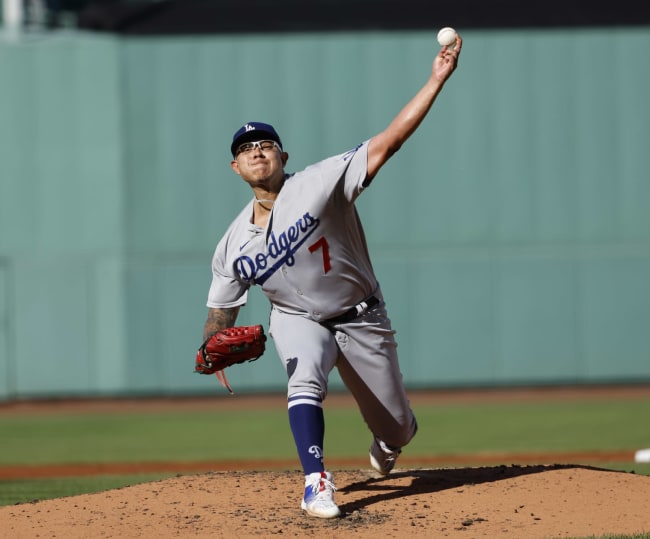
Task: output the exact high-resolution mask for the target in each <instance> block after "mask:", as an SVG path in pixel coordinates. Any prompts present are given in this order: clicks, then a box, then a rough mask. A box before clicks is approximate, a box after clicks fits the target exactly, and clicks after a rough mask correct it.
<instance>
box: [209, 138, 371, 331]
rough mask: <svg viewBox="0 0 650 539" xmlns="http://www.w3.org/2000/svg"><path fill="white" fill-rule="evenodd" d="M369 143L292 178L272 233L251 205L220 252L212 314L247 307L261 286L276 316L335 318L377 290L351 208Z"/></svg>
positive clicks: (362, 176)
mask: <svg viewBox="0 0 650 539" xmlns="http://www.w3.org/2000/svg"><path fill="white" fill-rule="evenodd" d="M367 152H368V143H367V142H366V143H363V144H361V145H359V146H358V147H357V148H355V149H354V150H351V151H348V152H346V153H343V154H340V155H337V156H334V157H331V158H329V159H325V160H324V161H321V162H319V163H316V164H314V165H312V166H310V167H307V168H306V169H305V170H303V171H301V172H297V173H295V174H288V175H287V176H286V178H285V183H284V186H283V187H282V190H281V191H280V193H279V195H278V197H277V199H276V200H275V204H274V206H273V210H272V213H271V216H270V217H269V221H268V224H267V227H266V228H265V229H264V228H261V227H259V226H256V225H254V224H251V216H252V214H253V204H255V201H254V200H251V201H250V202H249V203H248V204H247V205H246V207H245V208H244V209H243V211H242V212H241V213H240V214H239V216H238V217H237V218H236V219H235V220H234V221H233V223H232V224H231V226H230V227H229V228H228V230H227V231H226V234H225V235H224V237H223V239H222V240H221V241H220V242H219V244H218V245H217V248H216V251H215V254H214V257H213V261H212V272H213V279H212V285H211V287H210V292H209V296H208V302H207V305H208V307H212V308H227V307H235V306H239V305H243V304H244V303H246V299H247V293H248V288H249V287H250V286H251V285H259V286H261V287H262V290H263V291H264V294H265V295H266V296H267V297H268V298H269V300H270V301H271V303H272V304H273V305H274V306H275V307H276V308H278V309H280V310H282V311H285V312H288V313H294V314H301V315H303V316H306V317H308V318H311V319H312V320H315V321H320V320H324V319H328V318H332V317H335V316H338V315H340V314H341V313H343V312H345V311H347V310H348V309H350V308H351V307H353V306H354V305H355V304H357V303H358V302H360V301H361V300H363V299H364V298H366V297H368V296H370V295H371V294H372V293H373V292H374V291H375V289H376V288H377V281H376V278H375V275H374V272H373V268H372V265H371V263H370V258H369V256H368V249H367V246H366V240H365V235H364V233H363V229H362V227H361V223H360V221H359V218H358V215H357V211H356V209H355V206H354V201H355V200H356V198H357V196H358V195H359V194H360V193H361V192H362V191H363V189H364V180H365V178H366V173H367Z"/></svg>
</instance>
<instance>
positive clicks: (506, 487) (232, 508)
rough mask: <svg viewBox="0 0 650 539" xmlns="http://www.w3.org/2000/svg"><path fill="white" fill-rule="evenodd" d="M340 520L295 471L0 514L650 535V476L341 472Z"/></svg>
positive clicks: (78, 526)
mask: <svg viewBox="0 0 650 539" xmlns="http://www.w3.org/2000/svg"><path fill="white" fill-rule="evenodd" d="M334 474H335V475H334V477H335V481H336V485H337V487H338V491H337V492H336V497H335V499H336V501H337V503H338V504H339V506H340V507H341V510H342V512H343V516H342V517H341V518H338V519H334V520H319V519H314V518H310V517H307V516H306V515H304V514H303V512H302V511H301V510H300V497H301V495H302V477H301V475H300V473H299V472H252V471H238V472H210V473H202V474H197V475H188V476H180V477H175V478H172V479H166V480H161V481H157V482H153V483H147V484H142V485H136V486H132V487H125V488H121V489H117V490H111V491H107V492H103V493H97V494H89V495H81V496H72V497H68V498H62V499H58V500H47V501H41V502H35V503H29V504H20V505H14V506H9V507H2V508H0V529H2V530H3V532H4V533H6V536H7V537H12V538H14V539H22V538H30V539H31V538H36V537H65V538H66V539H76V538H79V539H81V538H83V539H89V538H99V537H102V538H111V537H115V538H118V537H119V538H132V537H139V538H151V537H155V538H157V539H167V538H176V537H198V538H201V537H205V538H207V537H210V538H232V537H238V538H247V537H270V536H275V535H279V536H284V537H306V536H312V535H313V536H315V535H317V534H319V535H320V534H322V533H323V532H324V533H325V534H326V535H327V536H328V537H332V536H334V537H338V536H342V537H346V538H348V537H353V538H362V539H370V538H372V539H376V538H377V537H382V538H384V537H395V538H396V537H405V536H409V537H427V538H430V537H449V538H452V539H453V538H462V539H470V538H478V537H487V538H490V539H496V538H504V539H506V538H517V539H526V538H535V539H542V538H549V537H581V536H589V535H596V536H599V535H603V534H606V533H612V534H615V533H616V534H633V533H641V532H644V531H646V532H647V531H650V477H647V476H637V475H635V474H633V473H625V472H615V471H608V470H604V469H600V468H592V467H586V466H579V465H552V466H543V465H532V466H497V467H480V468H462V469H418V470H407V469H401V470H396V471H395V472H393V474H391V475H390V476H388V477H380V476H378V475H377V474H375V473H374V472H370V471H363V470H362V471H349V470H346V471H344V470H340V471H338V472H336V471H335V472H334Z"/></svg>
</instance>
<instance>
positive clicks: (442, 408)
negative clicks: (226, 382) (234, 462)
mask: <svg viewBox="0 0 650 539" xmlns="http://www.w3.org/2000/svg"><path fill="white" fill-rule="evenodd" d="M415 412H416V414H417V416H418V421H419V424H420V431H419V433H418V435H417V436H416V437H415V439H414V440H413V442H412V443H411V445H409V449H408V451H409V455H413V456H415V455H458V454H461V455H462V454H472V453H476V452H526V451H528V452H541V451H555V452H562V451H613V450H631V449H635V448H643V447H650V430H649V429H647V428H645V426H646V425H647V418H648V417H650V402H644V401H638V400H637V401H621V402H611V401H597V402H564V403H563V402H535V403H531V402H526V403H519V404H512V403H511V404H507V403H497V404H494V403H490V404H485V403H483V404H471V405H450V404H446V405H430V406H420V407H415ZM325 414H326V420H327V432H326V451H327V454H328V455H329V456H332V457H346V456H355V455H359V454H365V452H366V450H367V447H368V445H369V442H370V434H369V432H368V430H367V428H366V426H365V425H364V423H363V421H362V420H361V418H360V416H359V413H358V412H357V410H356V409H350V410H348V409H340V408H333V409H331V410H327V409H326V411H325ZM0 440H2V444H1V446H0V465H8V464H46V463H96V462H100V463H105V462H142V461H154V462H155V461H158V462H160V461H177V460H180V461H200V460H217V459H224V460H228V459H264V458H271V459H273V458H278V459H286V458H291V457H293V456H294V453H295V448H294V446H293V440H292V438H291V433H290V430H289V426H288V422H287V418H286V410H283V409H272V410H242V411H236V410H235V411H233V410H230V409H229V410H228V412H224V413H222V412H220V411H219V409H218V408H216V407H215V408H213V409H211V410H206V411H202V412H201V413H195V412H189V411H188V412H173V413H170V412H169V411H166V412H160V413H152V412H147V413H134V412H131V413H129V414H126V415H124V414H108V413H102V414H92V415H91V414H85V413H67V414H60V415H45V416H31V415H17V416H8V415H5V416H0Z"/></svg>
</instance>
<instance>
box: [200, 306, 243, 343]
mask: <svg viewBox="0 0 650 539" xmlns="http://www.w3.org/2000/svg"><path fill="white" fill-rule="evenodd" d="M238 313H239V307H233V308H231V309H210V310H209V311H208V319H207V320H206V321H205V327H204V328H203V340H206V339H207V338H208V337H210V336H212V335H214V334H215V333H216V332H217V331H219V330H220V329H224V328H228V327H232V326H234V325H235V320H237V314H238Z"/></svg>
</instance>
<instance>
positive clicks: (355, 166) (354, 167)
mask: <svg viewBox="0 0 650 539" xmlns="http://www.w3.org/2000/svg"><path fill="white" fill-rule="evenodd" d="M368 142H369V141H365V142H363V143H361V144H359V145H358V146H357V147H356V148H354V149H353V150H350V151H348V152H346V153H344V154H342V155H341V156H339V158H340V159H342V160H343V161H344V162H348V163H347V166H346V169H345V178H344V187H343V189H344V192H345V198H346V199H347V200H348V201H350V202H354V201H355V200H356V198H357V197H358V196H359V195H360V194H361V192H362V191H363V190H364V189H365V188H366V187H367V183H366V178H367V177H368Z"/></svg>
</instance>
